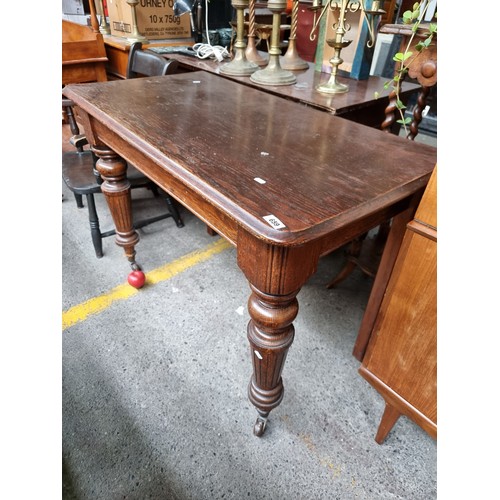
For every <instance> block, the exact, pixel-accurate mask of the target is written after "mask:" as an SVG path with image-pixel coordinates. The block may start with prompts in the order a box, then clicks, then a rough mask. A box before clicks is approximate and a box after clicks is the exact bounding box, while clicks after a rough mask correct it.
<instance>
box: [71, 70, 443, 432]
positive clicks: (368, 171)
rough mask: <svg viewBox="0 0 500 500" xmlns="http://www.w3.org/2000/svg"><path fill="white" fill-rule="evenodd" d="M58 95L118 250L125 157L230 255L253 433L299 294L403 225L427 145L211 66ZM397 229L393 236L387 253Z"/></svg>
mask: <svg viewBox="0 0 500 500" xmlns="http://www.w3.org/2000/svg"><path fill="white" fill-rule="evenodd" d="M63 94H64V95H65V96H66V97H68V98H70V99H72V100H73V102H74V103H75V104H76V106H77V112H78V116H79V120H81V122H82V124H83V126H84V129H85V133H86V135H87V138H88V140H89V143H90V145H91V147H92V150H93V151H94V153H95V154H96V155H97V156H98V158H99V160H98V162H97V169H98V171H99V173H100V175H101V176H102V178H103V184H102V191H103V193H104V195H105V196H106V200H107V202H108V205H109V208H110V211H111V214H112V216H113V220H114V223H115V226H116V243H117V244H118V245H119V246H121V247H122V248H123V249H124V253H125V255H126V257H127V258H128V260H129V261H130V263H131V264H132V265H138V264H137V260H136V245H137V243H138V242H139V236H138V234H137V232H136V231H135V230H134V228H133V225H132V215H131V198H130V184H129V182H128V181H127V162H130V163H131V164H133V165H134V166H135V167H136V168H138V169H139V170H140V171H142V172H143V173H144V174H146V175H147V176H148V177H150V178H151V179H152V180H153V181H155V182H156V183H157V184H158V185H159V186H160V187H162V188H163V189H164V190H165V191H167V192H168V193H170V194H171V195H172V196H173V197H175V198H176V199H177V200H178V201H179V202H180V203H181V204H183V205H184V206H185V207H186V208H187V209H188V210H190V211H191V212H192V213H193V214H195V215H196V216H197V217H199V218H200V219H201V220H203V221H204V222H205V223H206V224H207V225H208V226H210V227H211V228H213V229H214V230H215V231H216V232H217V233H218V234H219V235H220V236H221V237H223V238H225V239H227V240H228V241H229V242H230V243H232V244H233V245H234V246H235V247H236V253H237V263H238V266H239V268H240V269H241V271H242V272H243V273H244V275H245V277H246V279H247V280H248V283H249V286H250V296H249V300H248V313H249V317H250V320H249V323H248V328H247V337H248V341H249V344H250V353H251V358H252V363H253V374H252V375H251V378H250V383H249V386H248V397H249V399H250V401H251V403H252V404H253V405H254V406H255V408H256V409H257V414H258V415H257V420H256V422H255V425H254V434H255V435H257V436H261V435H262V434H263V433H264V431H265V428H266V425H267V421H268V416H269V413H270V412H271V410H273V409H274V408H276V407H277V406H278V405H279V404H280V403H281V401H282V399H283V394H284V383H283V377H282V373H283V368H284V365H285V359H286V357H287V352H288V349H289V348H290V346H291V344H292V342H293V339H294V335H295V328H294V319H295V318H296V316H297V314H298V312H299V303H298V300H297V294H298V292H299V291H300V289H301V287H302V286H303V285H304V284H305V283H306V282H307V280H308V279H309V278H310V277H311V276H312V275H313V274H314V273H315V272H316V269H317V265H318V262H319V259H320V258H321V257H322V256H324V255H326V254H328V253H330V252H332V251H333V250H335V249H337V248H339V247H341V246H342V245H344V244H345V243H347V242H349V241H351V240H352V239H353V238H355V237H357V236H359V235H361V234H363V233H364V232H366V231H368V230H369V229H371V228H373V227H375V226H377V224H380V223H381V222H383V221H385V220H388V219H389V218H391V217H394V219H393V220H394V223H393V226H395V227H401V226H402V225H404V224H405V223H406V222H407V221H409V220H411V217H412V216H413V214H414V212H415V208H416V206H417V204H418V202H419V200H420V198H421V196H422V194H423V191H424V189H425V187H426V185H427V182H428V180H429V178H430V175H431V173H432V171H433V169H434V166H435V164H436V149H435V148H433V147H431V146H426V145H424V144H417V143H414V142H412V141H408V140H406V139H404V138H400V137H397V136H394V135H392V134H386V133H384V132H381V131H379V130H376V129H374V128H370V127H367V126H364V125H360V124H358V123H354V122H350V121H348V120H345V119H342V118H339V117H336V116H334V115H332V114H329V113H325V112H323V111H320V110H317V109H313V108H311V107H309V106H305V105H303V104H301V103H298V102H295V101H291V100H286V99H282V98H280V97H278V96H276V95H273V94H271V93H267V92H262V91H260V90H258V89H255V88H251V87H248V86H246V85H241V84H239V83H237V82H235V81H232V80H229V79H226V78H221V77H219V76H217V75H214V74H211V73H208V72H196V73H183V74H175V75H168V76H162V77H154V78H139V79H132V80H115V81H109V82H103V83H89V84H83V85H77V84H74V85H73V84H72V85H68V86H66V87H65V89H64V90H63ZM400 233H401V231H399V233H398V232H396V233H394V234H395V236H394V237H391V234H390V235H389V241H388V245H389V248H390V249H391V251H390V252H388V253H387V255H386V257H385V258H386V259H391V258H392V259H394V258H395V255H396V254H397V249H398V243H399V240H398V238H400V236H398V235H399V234H400ZM391 238H392V239H391ZM165 244H166V245H167V242H166V243H165ZM298 334H300V332H298ZM225 338H226V339H228V340H227V342H230V340H229V339H230V338H231V337H230V336H226V337H225ZM311 362H314V359H313V353H311ZM213 363H217V360H213ZM304 377H308V373H307V367H304ZM310 382H311V383H314V380H311V381H310Z"/></svg>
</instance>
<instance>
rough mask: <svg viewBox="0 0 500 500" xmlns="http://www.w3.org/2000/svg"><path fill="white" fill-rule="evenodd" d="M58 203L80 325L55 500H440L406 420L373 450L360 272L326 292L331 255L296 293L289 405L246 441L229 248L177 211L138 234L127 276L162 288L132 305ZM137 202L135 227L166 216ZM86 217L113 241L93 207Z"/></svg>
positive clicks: (69, 361)
mask: <svg viewBox="0 0 500 500" xmlns="http://www.w3.org/2000/svg"><path fill="white" fill-rule="evenodd" d="M62 192H63V202H62V230H63V237H62V244H63V248H62V302H63V303H62V308H63V317H65V318H73V319H74V318H75V315H77V313H78V314H79V313H81V312H82V311H83V312H87V313H88V315H87V316H86V317H84V316H82V317H81V319H80V320H75V323H74V324H71V325H70V326H68V327H66V328H64V329H63V338H62V412H63V413H62V466H63V494H62V497H63V498H64V499H67V500H72V499H89V500H94V499H103V500H115V499H145V498H152V499H171V500H177V499H178V500H188V499H190V500H191V499H192V500H208V499H222V498H224V499H242V498H249V499H255V500H260V499H262V500H264V499H269V500H281V499H291V500H295V499H297V500H299V499H300V500H302V499H304V500H309V499H351V498H352V499H355V498H361V499H381V500H388V499H411V500H420V499H421V500H429V499H432V498H436V496H437V453H436V452H437V443H436V441H434V440H433V439H432V438H430V437H429V436H428V435H427V434H426V433H425V432H424V431H423V430H422V429H420V428H419V427H418V426H417V425H415V424H414V423H413V422H411V421H410V420H408V419H407V418H405V417H401V418H400V419H399V421H398V422H397V424H396V425H395V427H394V428H393V430H392V431H391V433H390V434H389V436H388V437H387V439H386V441H385V442H384V443H383V444H382V445H379V444H377V443H376V442H375V441H374V436H375V433H376V430H377V427H378V424H379V421H380V418H381V415H382V412H383V409H384V402H383V400H382V397H381V396H380V395H379V394H378V393H377V392H376V391H375V390H374V389H373V388H372V387H371V386H370V385H369V384H368V383H367V382H366V381H365V380H364V379H362V377H361V376H360V375H359V374H358V368H359V365H360V364H359V362H358V361H357V360H356V359H355V358H354V357H353V356H352V354H351V353H352V349H353V345H354V342H355V339H356V335H357V331H358V328H359V325H360V322H361V318H362V315H363V311H364V307H365V305H366V302H367V299H368V296H369V293H370V288H371V285H372V280H371V279H369V278H367V277H366V276H364V275H363V274H362V273H361V272H360V271H355V272H354V273H353V274H352V275H351V276H350V277H349V278H348V279H347V280H346V281H344V282H343V283H342V284H341V285H340V286H339V287H338V288H336V289H333V290H328V289H326V287H325V284H326V283H327V282H328V281H329V280H330V279H331V278H332V277H333V276H334V275H335V274H336V272H337V271H338V270H339V269H340V267H341V266H342V263H343V257H344V255H343V250H342V249H340V250H339V251H336V252H334V253H332V254H330V255H328V256H326V257H324V258H323V259H322V260H321V262H320V266H319V269H318V271H317V273H316V274H315V275H314V276H313V277H312V278H311V279H310V280H309V282H308V283H307V284H306V285H305V286H304V287H303V289H302V290H301V291H300V293H299V296H298V299H299V305H300V310H299V314H298V317H297V319H296V321H295V327H296V334H295V341H294V343H293V345H292V347H291V348H290V351H289V354H288V358H287V362H286V365H285V369H284V372H283V380H284V386H285V396H284V399H283V402H282V403H281V405H280V406H279V407H278V408H276V409H275V410H273V411H272V412H271V415H270V419H269V422H268V426H267V429H266V432H265V434H264V436H263V437H261V438H257V437H255V436H254V435H253V432H252V429H253V424H254V422H255V418H256V415H257V413H256V411H255V409H254V407H253V406H252V404H251V403H250V402H249V401H248V399H247V385H248V382H249V380H250V375H251V358H250V354H249V347H248V342H247V339H246V325H247V322H248V319H249V317H248V312H247V310H246V303H247V299H248V296H249V292H250V290H249V286H248V283H247V282H246V280H245V278H244V276H243V274H242V273H241V272H240V271H239V268H238V266H237V263H236V252H235V250H234V248H232V247H229V246H228V247H227V248H224V249H223V250H222V251H220V252H218V253H214V254H210V249H211V248H213V245H214V244H217V242H218V241H219V240H220V238H219V237H218V236H215V237H212V236H209V235H208V234H207V231H206V226H205V225H204V224H203V223H202V222H201V221H200V220H199V219H197V218H196V217H195V216H193V215H192V214H191V213H190V212H188V211H187V210H186V209H183V208H181V215H182V217H183V219H184V222H185V227H184V228H181V229H179V228H177V227H176V226H175V224H174V222H173V221H172V219H171V218H169V219H166V220H163V221H160V222H157V223H155V224H153V225H150V226H147V227H145V228H143V229H141V230H139V234H140V237H141V241H140V242H139V244H138V246H137V260H138V262H139V263H140V264H141V265H142V266H143V269H144V270H145V272H146V274H148V273H150V275H154V273H162V274H161V278H160V279H159V280H158V281H157V282H156V283H154V284H151V283H149V284H146V286H145V287H144V288H143V289H141V290H140V291H138V292H136V293H133V294H131V295H128V296H127V295H126V294H124V293H120V291H121V292H123V291H124V290H131V289H130V287H129V285H127V284H126V277H127V275H128V272H129V271H130V267H129V265H128V263H127V261H126V259H125V257H124V256H123V252H122V250H121V249H120V248H119V247H117V246H116V245H115V243H114V240H113V237H109V238H106V239H105V240H104V253H105V255H104V257H103V258H101V259H97V258H96V257H95V254H94V250H93V247H92V243H91V239H90V231H89V225H88V220H87V210H86V208H85V209H77V207H76V204H75V202H74V199H73V196H72V194H71V192H69V190H68V189H67V188H66V186H65V185H64V184H62ZM133 198H134V200H135V201H134V211H135V212H134V213H135V214H137V216H139V217H140V216H143V215H148V214H151V213H153V212H155V213H156V212H158V211H163V210H164V204H163V202H162V201H161V200H155V199H154V198H152V195H151V194H150V193H149V192H148V191H147V190H135V192H134V195H133ZM97 205H98V211H99V215H100V220H101V227H102V229H107V228H109V227H111V225H112V221H111V218H110V216H109V212H108V209H107V206H106V204H105V201H104V199H103V197H102V196H101V195H98V196H97ZM93 299H94V302H92V300H93ZM95 302H97V303H98V304H100V305H101V306H102V307H101V308H100V309H98V310H97V311H95V312H90V313H89V311H90V310H91V309H90V308H91V305H92V304H95Z"/></svg>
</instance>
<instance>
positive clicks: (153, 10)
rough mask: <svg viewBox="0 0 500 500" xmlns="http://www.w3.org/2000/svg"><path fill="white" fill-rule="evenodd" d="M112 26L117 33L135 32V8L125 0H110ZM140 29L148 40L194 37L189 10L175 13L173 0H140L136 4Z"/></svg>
mask: <svg viewBox="0 0 500 500" xmlns="http://www.w3.org/2000/svg"><path fill="white" fill-rule="evenodd" d="M106 3H107V8H108V17H109V27H110V29H111V34H112V35H114V36H119V37H124V38H127V37H129V36H130V35H131V34H132V31H133V29H132V25H133V24H132V8H131V7H130V5H129V4H128V3H127V2H126V1H125V0H107V2H106ZM135 12H136V17H137V29H138V31H139V33H140V34H141V35H143V36H145V37H146V38H147V39H148V40H166V39H171V38H191V36H192V34H191V22H190V20H189V14H184V15H182V16H174V0H140V1H139V3H138V4H137V6H136V8H135Z"/></svg>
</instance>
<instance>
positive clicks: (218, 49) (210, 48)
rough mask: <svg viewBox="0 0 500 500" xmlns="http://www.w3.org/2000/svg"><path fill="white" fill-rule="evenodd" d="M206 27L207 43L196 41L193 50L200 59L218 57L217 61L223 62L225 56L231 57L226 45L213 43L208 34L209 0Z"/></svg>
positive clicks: (206, 9) (206, 0)
mask: <svg viewBox="0 0 500 500" xmlns="http://www.w3.org/2000/svg"><path fill="white" fill-rule="evenodd" d="M205 29H206V36H207V43H195V44H194V45H193V50H194V51H195V53H196V56H197V57H198V58H200V59H207V58H209V57H210V58H212V59H217V61H219V62H222V61H223V60H224V57H231V55H230V54H229V52H228V50H227V48H226V47H222V46H221V45H212V44H211V43H210V37H209V34H208V0H205Z"/></svg>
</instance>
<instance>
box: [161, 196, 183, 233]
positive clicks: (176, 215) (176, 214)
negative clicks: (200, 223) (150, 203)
mask: <svg viewBox="0 0 500 500" xmlns="http://www.w3.org/2000/svg"><path fill="white" fill-rule="evenodd" d="M164 198H165V201H166V202H167V205H168V210H169V211H170V213H171V214H172V218H173V219H174V220H175V223H176V225H177V227H184V222H182V219H181V216H180V215H179V211H178V210H177V207H176V206H175V203H174V200H172V198H171V197H170V196H169V195H168V194H167V195H165V197H164Z"/></svg>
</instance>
